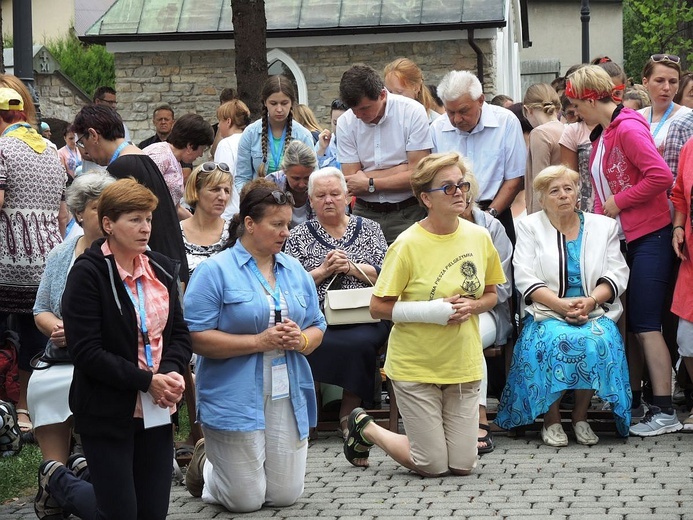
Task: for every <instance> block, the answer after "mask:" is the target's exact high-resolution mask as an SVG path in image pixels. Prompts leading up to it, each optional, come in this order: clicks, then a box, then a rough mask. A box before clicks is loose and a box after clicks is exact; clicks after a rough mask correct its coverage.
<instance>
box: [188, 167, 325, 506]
mask: <svg viewBox="0 0 693 520" xmlns="http://www.w3.org/2000/svg"><path fill="white" fill-rule="evenodd" d="M291 208H292V204H291V195H290V194H289V193H286V192H284V191H281V190H278V189H277V186H276V185H275V184H273V183H271V182H270V181H267V180H264V179H257V180H255V181H252V182H251V183H249V184H248V185H247V186H246V187H245V188H244V189H243V191H242V193H241V202H240V211H239V213H238V214H237V215H235V216H234V218H233V220H232V221H231V224H230V227H229V237H230V240H231V242H232V243H231V247H230V248H229V249H227V250H225V251H222V252H221V253H219V254H218V255H216V256H214V257H212V258H210V259H208V260H207V261H205V262H203V263H202V264H201V265H200V266H199V267H198V268H197V269H196V270H195V273H194V276H193V277H192V279H191V281H190V285H189V286H188V290H187V292H186V294H185V318H186V321H187V322H188V325H189V327H190V331H191V337H192V341H193V350H194V352H195V353H197V354H198V362H197V371H196V374H197V382H196V388H197V420H198V421H199V422H200V423H201V425H202V430H203V432H204V435H205V438H204V439H201V440H200V441H199V442H198V443H197V444H196V446H195V453H194V455H193V459H192V462H191V464H190V467H189V469H188V473H187V475H186V485H187V486H188V490H189V491H190V493H191V494H192V495H193V496H201V497H202V500H203V501H204V502H207V503H212V504H221V505H223V506H224V507H226V508H227V509H229V510H230V511H232V512H250V511H256V510H258V509H260V508H261V507H262V506H263V505H267V506H270V507H281V506H289V505H291V504H293V503H295V502H296V500H298V498H299V497H300V496H301V494H302V493H303V482H304V478H305V471H306V459H307V456H308V429H309V427H311V426H315V424H316V421H317V407H316V402H315V389H314V386H313V377H312V375H311V371H310V367H309V365H308V361H307V360H306V358H305V356H306V355H308V354H310V353H311V352H313V351H314V350H315V349H316V348H317V347H318V346H319V345H320V342H321V341H322V336H323V332H324V331H325V328H326V323H325V319H324V317H323V315H322V313H321V312H320V307H319V304H318V296H317V293H316V289H315V283H314V282H313V279H312V278H311V277H310V275H309V274H308V273H307V272H306V271H305V270H304V269H303V267H302V266H301V264H300V263H299V262H298V261H297V260H295V259H294V258H291V257H289V256H287V255H285V254H284V253H281V252H280V251H281V248H282V246H283V245H284V241H285V240H286V238H287V237H288V236H289V222H290V221H291V215H292V212H291Z"/></svg>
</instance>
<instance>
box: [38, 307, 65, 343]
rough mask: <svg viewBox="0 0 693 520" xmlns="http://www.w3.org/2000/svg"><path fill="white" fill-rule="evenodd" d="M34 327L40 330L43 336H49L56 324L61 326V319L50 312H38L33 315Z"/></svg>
mask: <svg viewBox="0 0 693 520" xmlns="http://www.w3.org/2000/svg"><path fill="white" fill-rule="evenodd" d="M34 322H35V323H36V328H38V330H40V331H41V334H43V335H44V336H48V337H50V336H51V334H52V333H53V330H54V328H55V326H56V325H59V326H60V327H62V326H63V320H61V319H60V318H58V317H57V316H56V315H55V314H53V313H52V312H39V313H38V314H37V315H36V316H34Z"/></svg>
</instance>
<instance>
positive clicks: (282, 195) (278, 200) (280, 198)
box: [256, 190, 294, 206]
mask: <svg viewBox="0 0 693 520" xmlns="http://www.w3.org/2000/svg"><path fill="white" fill-rule="evenodd" d="M270 197H272V198H273V199H274V203H275V204H278V205H279V206H284V205H285V204H290V205H292V206H293V205H294V196H293V195H292V194H291V193H289V192H288V191H281V190H274V191H272V192H270V193H268V194H267V195H265V196H264V197H262V198H261V199H260V200H258V201H257V203H256V204H259V203H260V202H262V201H263V200H265V199H268V198H270Z"/></svg>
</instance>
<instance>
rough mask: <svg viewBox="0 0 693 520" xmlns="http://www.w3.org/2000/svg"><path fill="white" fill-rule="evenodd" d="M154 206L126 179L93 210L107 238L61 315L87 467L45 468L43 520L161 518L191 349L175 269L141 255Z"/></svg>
mask: <svg viewBox="0 0 693 520" xmlns="http://www.w3.org/2000/svg"><path fill="white" fill-rule="evenodd" d="M156 204H157V198H156V196H155V195H154V194H153V193H152V192H151V191H149V190H148V189H147V188H145V187H144V186H142V185H140V184H138V183H137V182H136V181H135V180H134V179H121V180H119V181H117V182H115V183H113V184H112V185H111V186H109V187H108V188H106V189H105V190H104V191H103V192H102V195H101V198H100V199H99V205H98V214H99V221H100V222H101V227H102V230H103V231H104V234H105V235H106V238H105V239H99V240H97V241H96V242H94V244H93V245H92V246H91V248H90V249H88V250H87V251H85V253H84V254H83V255H82V256H80V257H79V258H78V259H77V260H76V261H75V264H74V266H73V268H72V270H71V271H70V275H69V276H68V280H67V285H66V287H65V292H64V294H63V300H62V308H63V321H64V326H65V336H66V339H67V343H68V345H69V347H68V348H69V350H70V355H71V357H72V360H73V362H74V365H75V372H74V379H73V382H72V387H71V389H70V407H71V409H72V411H73V414H74V424H75V430H76V431H77V433H79V434H81V439H82V445H83V448H84V454H85V456H86V461H85V460H84V458H81V457H76V458H75V457H71V459H70V460H68V464H67V466H65V465H63V464H62V463H60V462H57V461H51V460H48V461H44V462H43V463H42V464H41V466H40V467H39V491H38V494H37V496H36V501H35V510H36V514H37V516H38V517H39V518H60V517H61V515H62V514H63V513H72V514H74V515H76V516H78V517H80V518H82V519H85V520H86V519H115V518H118V519H123V518H129V519H135V518H138V519H147V520H153V519H164V518H166V513H167V511H168V501H169V493H170V486H171V471H172V451H171V450H172V446H173V439H172V428H171V424H170V414H171V413H172V412H173V411H174V410H175V405H176V403H177V402H178V401H180V399H181V397H182V395H183V390H184V388H185V384H184V382H183V376H182V373H183V370H184V369H185V367H186V364H187V363H188V362H189V360H190V356H191V352H192V349H191V344H190V336H189V333H188V329H187V326H186V324H185V321H184V320H183V314H182V311H181V307H180V302H179V294H178V283H177V280H178V270H179V269H180V265H179V264H178V263H176V262H174V261H172V260H170V259H169V258H167V257H165V256H163V255H161V254H158V253H155V252H152V251H148V250H147V242H148V240H149V235H150V233H151V218H152V211H153V209H154V208H155V207H156ZM143 317H144V319H142V318H143ZM86 462H88V467H87V466H86Z"/></svg>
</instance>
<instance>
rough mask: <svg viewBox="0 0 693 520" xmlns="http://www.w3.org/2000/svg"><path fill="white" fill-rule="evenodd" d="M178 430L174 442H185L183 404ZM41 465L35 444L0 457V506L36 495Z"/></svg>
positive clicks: (187, 430)
mask: <svg viewBox="0 0 693 520" xmlns="http://www.w3.org/2000/svg"><path fill="white" fill-rule="evenodd" d="M178 415H179V420H178V424H179V428H177V430H176V435H175V438H176V441H181V442H182V441H185V440H186V439H187V438H188V436H189V435H190V423H189V422H188V407H187V406H185V404H183V405H182V406H181V408H180V410H179V412H178ZM39 464H41V450H39V447H38V445H36V444H27V445H25V446H24V447H23V448H22V451H20V452H19V455H15V456H13V457H0V504H2V503H5V502H6V501H7V500H11V499H13V498H16V497H26V496H31V495H34V493H36V472H37V471H38V467H39Z"/></svg>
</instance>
